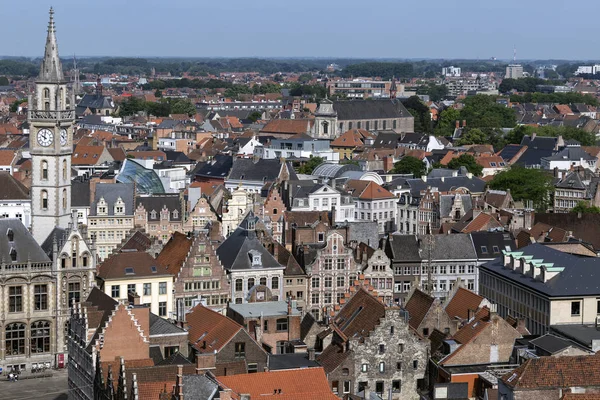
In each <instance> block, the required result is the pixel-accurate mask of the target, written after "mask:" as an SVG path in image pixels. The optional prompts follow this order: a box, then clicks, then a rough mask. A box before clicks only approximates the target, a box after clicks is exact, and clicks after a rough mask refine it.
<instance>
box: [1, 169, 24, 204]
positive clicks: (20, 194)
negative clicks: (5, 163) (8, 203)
mask: <svg viewBox="0 0 600 400" xmlns="http://www.w3.org/2000/svg"><path fill="white" fill-rule="evenodd" d="M0 187H1V188H2V190H0V200H29V189H27V187H25V185H23V184H22V183H21V182H19V181H18V180H17V179H15V177H14V176H12V175H11V174H10V173H9V172H6V171H1V172H0Z"/></svg>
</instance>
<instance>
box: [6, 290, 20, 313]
mask: <svg viewBox="0 0 600 400" xmlns="http://www.w3.org/2000/svg"><path fill="white" fill-rule="evenodd" d="M8 311H9V312H22V311H23V287H22V286H11V287H10V288H9V289H8Z"/></svg>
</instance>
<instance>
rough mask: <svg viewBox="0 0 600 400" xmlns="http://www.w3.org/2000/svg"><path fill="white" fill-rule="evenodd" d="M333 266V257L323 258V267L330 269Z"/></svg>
mask: <svg viewBox="0 0 600 400" xmlns="http://www.w3.org/2000/svg"><path fill="white" fill-rule="evenodd" d="M332 266H333V260H332V259H331V258H326V259H325V260H323V269H325V270H327V271H330V270H331V268H332Z"/></svg>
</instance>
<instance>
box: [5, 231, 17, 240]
mask: <svg viewBox="0 0 600 400" xmlns="http://www.w3.org/2000/svg"><path fill="white" fill-rule="evenodd" d="M6 236H7V237H8V241H9V242H14V241H15V233H14V232H13V230H12V229H8V231H7V232H6Z"/></svg>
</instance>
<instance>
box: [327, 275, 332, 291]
mask: <svg viewBox="0 0 600 400" xmlns="http://www.w3.org/2000/svg"><path fill="white" fill-rule="evenodd" d="M332 281H333V278H332V277H331V276H326V277H325V287H326V288H330V287H332V286H333V285H332V283H333V282H332Z"/></svg>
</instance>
